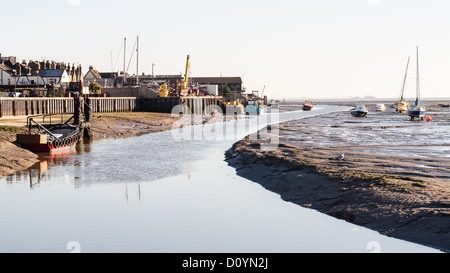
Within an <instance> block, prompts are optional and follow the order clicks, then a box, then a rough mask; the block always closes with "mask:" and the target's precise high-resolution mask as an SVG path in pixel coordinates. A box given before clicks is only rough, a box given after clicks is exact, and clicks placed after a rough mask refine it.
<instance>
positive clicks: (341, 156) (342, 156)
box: [336, 154, 344, 161]
mask: <svg viewBox="0 0 450 273" xmlns="http://www.w3.org/2000/svg"><path fill="white" fill-rule="evenodd" d="M336 159H337V160H340V161H342V160H344V154H341V155H339V156H338V157H336Z"/></svg>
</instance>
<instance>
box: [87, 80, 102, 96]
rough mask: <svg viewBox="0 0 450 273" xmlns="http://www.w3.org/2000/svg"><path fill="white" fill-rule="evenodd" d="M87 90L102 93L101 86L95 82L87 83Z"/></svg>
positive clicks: (96, 93)
mask: <svg viewBox="0 0 450 273" xmlns="http://www.w3.org/2000/svg"><path fill="white" fill-rule="evenodd" d="M89 92H90V93H92V94H94V95H100V94H101V93H102V86H101V85H100V84H98V83H96V82H91V84H89Z"/></svg>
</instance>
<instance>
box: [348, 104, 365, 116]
mask: <svg viewBox="0 0 450 273" xmlns="http://www.w3.org/2000/svg"><path fill="white" fill-rule="evenodd" d="M368 113H369V111H367V108H366V106H365V105H364V104H357V105H356V107H355V108H353V109H352V110H350V114H352V115H353V116H355V117H365V116H367V114H368Z"/></svg>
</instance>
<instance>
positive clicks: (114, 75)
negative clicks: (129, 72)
mask: <svg viewBox="0 0 450 273" xmlns="http://www.w3.org/2000/svg"><path fill="white" fill-rule="evenodd" d="M98 74H99V75H100V77H101V78H102V79H115V78H117V76H118V75H119V73H117V72H100V73H98Z"/></svg>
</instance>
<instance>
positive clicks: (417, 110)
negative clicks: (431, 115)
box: [408, 47, 425, 120]
mask: <svg viewBox="0 0 450 273" xmlns="http://www.w3.org/2000/svg"><path fill="white" fill-rule="evenodd" d="M419 79H420V78H419V47H417V75H416V100H415V103H414V107H411V108H410V109H408V116H410V117H411V120H414V119H415V118H420V119H421V120H423V117H424V116H425V107H424V106H423V105H421V104H420V82H419Z"/></svg>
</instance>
